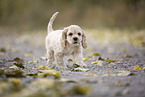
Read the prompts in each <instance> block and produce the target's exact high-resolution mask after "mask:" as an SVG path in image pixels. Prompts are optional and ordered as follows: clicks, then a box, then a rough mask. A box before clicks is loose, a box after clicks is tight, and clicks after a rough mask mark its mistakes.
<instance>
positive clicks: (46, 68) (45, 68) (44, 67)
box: [36, 65, 51, 70]
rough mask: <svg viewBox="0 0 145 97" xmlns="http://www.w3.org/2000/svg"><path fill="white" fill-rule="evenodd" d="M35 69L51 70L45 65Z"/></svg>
mask: <svg viewBox="0 0 145 97" xmlns="http://www.w3.org/2000/svg"><path fill="white" fill-rule="evenodd" d="M36 68H37V69H38V70H51V68H50V67H48V66H46V65H41V66H36Z"/></svg>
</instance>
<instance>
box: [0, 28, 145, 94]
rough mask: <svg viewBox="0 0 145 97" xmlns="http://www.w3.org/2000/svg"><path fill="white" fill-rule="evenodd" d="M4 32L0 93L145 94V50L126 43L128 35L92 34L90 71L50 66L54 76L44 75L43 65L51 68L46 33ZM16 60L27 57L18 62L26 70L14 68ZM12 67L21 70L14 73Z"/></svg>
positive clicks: (0, 47) (0, 51) (0, 52)
mask: <svg viewBox="0 0 145 97" xmlns="http://www.w3.org/2000/svg"><path fill="white" fill-rule="evenodd" d="M0 31H1V32H0V70H1V71H0V97H20V95H21V97H118V96H121V97H145V68H144V67H145V48H144V46H140V45H134V44H133V42H130V43H129V42H127V41H128V40H125V38H124V37H127V36H126V34H124V36H123V35H122V37H121V38H120V36H118V38H119V39H118V40H116V39H117V38H115V37H114V36H116V34H115V35H114V34H113V35H112V32H109V33H110V34H107V37H106V38H103V37H101V35H106V33H103V34H98V36H97V39H95V38H92V36H91V35H90V34H87V35H88V45H89V46H88V49H86V50H84V58H86V59H85V63H86V64H87V65H88V66H87V67H86V68H83V70H85V71H81V70H79V71H75V69H76V67H74V66H72V67H69V68H67V69H59V68H56V67H55V66H50V67H51V68H52V70H53V71H52V74H47V75H43V76H40V68H38V66H42V65H44V66H47V63H46V61H47V60H46V59H45V52H46V51H45V45H44V38H45V36H46V33H45V32H43V31H30V32H23V33H21V34H19V32H21V31H9V33H8V31H7V30H0ZM90 31H91V30H90ZM96 32H97V31H96ZM97 33H98V32H97ZM95 34H96V33H95ZM99 35H100V36H99ZM108 35H111V36H108ZM117 35H118V34H117ZM119 35H120V34H119ZM98 37H99V38H98ZM100 37H101V38H102V39H101V38H100ZM143 37H144V36H143ZM113 39H114V40H113ZM120 41H121V42H120ZM141 42H142V41H141ZM142 43H144V42H142ZM15 58H18V61H20V60H21V59H22V61H24V62H20V63H22V64H20V63H19V64H20V65H24V68H22V67H20V66H17V67H19V68H16V67H12V66H15V64H14V62H17V63H18V61H16V60H14V59H15ZM92 62H96V64H93V63H92ZM68 64H72V62H71V61H68ZM45 69H47V68H46V67H45ZM8 70H9V71H14V70H18V71H20V72H17V73H16V74H13V75H12V73H13V72H10V73H9V72H8ZM3 71H4V73H1V72H3ZM22 71H23V73H22V74H21V72H22ZM54 72H57V73H56V74H55V73H54ZM58 73H59V74H60V76H59V74H58ZM10 75H11V76H10ZM21 75H23V76H21Z"/></svg>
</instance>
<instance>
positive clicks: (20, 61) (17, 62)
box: [12, 57, 25, 69]
mask: <svg viewBox="0 0 145 97" xmlns="http://www.w3.org/2000/svg"><path fill="white" fill-rule="evenodd" d="M12 61H13V64H14V65H16V66H17V67H20V68H23V69H24V68H25V67H24V66H23V64H24V60H23V59H20V58H18V57H16V58H15V59H14V60H12Z"/></svg>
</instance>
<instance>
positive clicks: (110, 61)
mask: <svg viewBox="0 0 145 97" xmlns="http://www.w3.org/2000/svg"><path fill="white" fill-rule="evenodd" d="M105 62H108V63H114V62H116V60H105Z"/></svg>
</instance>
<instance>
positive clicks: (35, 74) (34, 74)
mask: <svg viewBox="0 0 145 97" xmlns="http://www.w3.org/2000/svg"><path fill="white" fill-rule="evenodd" d="M26 75H27V76H33V77H35V76H37V75H38V73H35V72H30V73H27V74H26Z"/></svg>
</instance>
